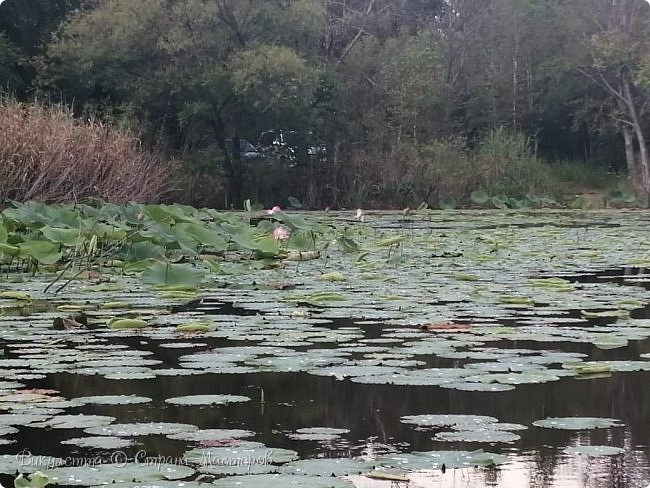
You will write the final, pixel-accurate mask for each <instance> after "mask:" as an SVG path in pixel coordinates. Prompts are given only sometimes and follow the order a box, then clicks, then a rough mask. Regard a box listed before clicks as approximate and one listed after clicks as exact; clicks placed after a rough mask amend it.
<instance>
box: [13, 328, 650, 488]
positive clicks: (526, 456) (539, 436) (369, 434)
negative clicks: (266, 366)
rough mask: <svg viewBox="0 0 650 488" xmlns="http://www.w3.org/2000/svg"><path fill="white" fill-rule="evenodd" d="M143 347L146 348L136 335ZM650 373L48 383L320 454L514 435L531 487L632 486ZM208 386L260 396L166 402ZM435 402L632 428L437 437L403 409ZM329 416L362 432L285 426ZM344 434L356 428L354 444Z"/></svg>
mask: <svg viewBox="0 0 650 488" xmlns="http://www.w3.org/2000/svg"><path fill="white" fill-rule="evenodd" d="M649 345H650V341H643V342H634V343H632V344H631V346H630V347H629V348H628V349H627V350H612V351H599V350H598V352H597V353H598V354H600V355H602V359H605V358H607V359H612V358H617V357H623V356H625V357H630V356H631V355H632V356H635V357H637V356H636V355H637V354H638V352H641V351H644V350H647V348H648V346H649ZM133 347H134V348H142V346H141V345H138V344H135V343H134V344H133ZM572 348H574V349H576V350H582V349H583V348H591V346H589V345H584V344H574V345H572ZM585 350H586V349H585ZM176 354H177V353H176V352H175V351H173V350H165V349H158V348H156V357H158V358H160V359H163V360H164V361H165V364H166V365H168V366H169V365H173V364H174V361H175V357H176ZM594 354H596V350H595V349H594ZM647 379H648V373H647V372H633V373H613V374H612V376H611V377H610V378H604V379H598V380H584V381H580V380H576V379H575V378H564V379H562V380H560V381H556V382H551V383H545V384H537V385H520V386H518V387H517V388H516V389H515V390H513V391H508V392H502V393H494V394H485V393H482V392H463V391H457V390H449V389H443V388H439V387H430V386H394V385H367V384H360V383H352V382H351V381H349V380H344V381H336V380H334V379H333V378H328V377H320V376H313V375H308V374H306V373H291V374H289V373H259V374H247V375H192V376H181V377H158V378H156V379H151V380H146V381H109V380H105V379H103V378H101V377H100V376H98V375H94V376H82V375H70V374H55V375H52V376H51V378H50V379H49V380H48V384H47V386H48V387H53V388H57V389H59V390H61V392H62V395H64V396H65V397H67V398H73V397H75V396H80V395H83V396H90V395H104V394H115V395H130V394H137V395H143V396H149V397H151V398H153V399H154V402H153V403H151V404H144V405H129V406H93V405H88V406H86V407H84V409H83V412H84V413H92V414H102V415H112V416H115V417H117V419H118V420H117V422H120V423H126V422H143V421H161V422H162V421H167V422H179V423H189V424H193V425H197V426H199V427H200V428H243V429H247V430H253V431H255V432H257V433H258V435H257V437H255V438H254V439H252V440H255V441H260V442H264V443H265V444H267V445H268V446H272V447H278V448H280V447H284V448H290V449H294V450H297V451H298V452H299V453H300V455H301V456H302V457H313V456H315V455H317V454H318V453H324V452H329V451H330V450H332V449H334V450H335V452H338V453H339V454H342V453H344V452H348V453H349V455H360V454H361V452H362V450H363V449H364V448H365V447H366V442H367V441H368V440H370V439H375V440H376V443H378V444H395V443H408V446H406V445H405V444H402V445H401V446H399V449H400V450H408V451H430V450H452V449H460V450H471V449H474V448H480V447H482V448H484V449H485V450H489V451H494V452H504V448H506V447H507V448H508V449H507V454H509V455H511V456H516V458H517V461H519V462H518V463H517V465H518V466H519V465H522V464H521V463H522V462H523V463H524V464H523V466H525V469H526V470H527V471H529V473H530V478H531V481H530V485H529V486H531V487H532V486H534V487H536V488H537V487H546V486H548V487H550V486H553V483H554V482H558V480H560V479H566V477H567V476H574V475H576V473H583V474H584V475H585V476H588V484H586V485H585V486H589V487H590V488H591V487H594V488H601V487H602V488H605V487H607V488H610V487H621V488H622V487H628V486H636V485H638V483H639V480H641V479H643V476H644V475H645V476H646V477H647V472H648V469H649V467H648V466H649V464H650V460H649V456H648V448H647V443H648V439H650V410H649V409H648V408H647V406H648V405H650V389H648V388H646V385H647ZM35 386H37V385H35ZM260 388H263V389H264V393H265V405H264V409H263V411H262V410H261V409H260V393H259V392H260ZM200 393H214V394H217V393H225V394H239V395H246V396H249V397H250V398H251V399H252V400H251V401H250V402H247V403H243V404H237V405H226V406H218V407H209V408H207V407H180V406H169V405H165V404H164V403H163V400H164V399H165V398H169V397H172V396H184V395H190V394H200ZM426 413H454V414H474V415H491V416H494V417H497V418H498V419H499V420H500V421H502V422H515V423H521V424H524V425H527V426H530V425H531V423H532V422H533V421H535V420H539V419H543V418H546V417H570V416H593V417H612V418H618V419H621V420H623V422H624V423H625V428H614V429H602V430H594V431H587V432H575V431H563V430H554V429H542V428H536V427H529V429H528V430H525V431H521V432H518V434H520V435H521V437H522V438H521V440H520V441H518V442H517V443H516V444H514V447H515V448H516V450H517V451H518V453H517V454H514V455H513V453H512V447H513V446H512V445H495V446H486V445H478V444H472V445H467V444H462V445H458V444H449V443H443V442H434V441H433V440H432V439H431V438H432V436H433V433H434V431H418V430H415V429H414V428H413V426H410V425H406V424H403V423H400V422H399V419H400V417H402V416H404V415H418V414H426ZM319 426H331V427H341V428H348V429H350V430H351V432H350V434H348V435H346V436H342V440H343V441H344V443H343V444H340V443H336V444H335V445H334V444H330V445H321V444H316V443H310V442H299V441H292V440H290V439H288V438H287V437H285V436H284V434H283V431H294V430H296V429H298V428H303V427H319ZM31 431H33V432H30V433H28V434H26V435H24V436H22V437H21V438H20V439H19V443H20V445H32V446H38V445H41V444H42V438H43V435H47V436H48V438H49V436H52V438H54V437H56V438H57V439H58V437H59V436H60V435H62V433H57V432H49V433H46V434H43V432H41V431H40V430H38V429H31ZM345 439H349V442H348V443H347V446H348V447H347V448H346V447H345V446H346V443H345ZM140 440H141V441H142V443H143V444H142V445H141V446H138V449H145V450H146V451H147V452H148V453H152V454H155V455H158V454H160V455H165V456H179V455H180V454H182V452H184V451H185V450H186V446H185V444H184V443H183V442H180V441H170V440H168V439H166V438H165V437H164V436H147V437H143V438H141V439H140ZM577 443H579V444H583V445H587V444H593V445H596V444H599V445H600V444H602V445H613V446H620V447H624V448H626V452H625V454H624V455H620V456H613V457H601V458H594V459H588V458H586V457H584V458H583V457H578V456H569V457H566V455H563V450H564V449H565V448H566V447H567V446H571V445H575V444H577ZM48 445H50V444H49V443H48ZM52 446H55V444H52ZM635 446H646V447H642V448H639V447H635ZM61 449H65V448H59V447H53V448H52V450H54V451H55V452H51V453H44V454H58V455H61ZM345 455H348V454H345ZM508 469H515V468H512V467H511V468H508V467H507V466H506V467H502V468H496V469H495V470H492V471H489V470H488V471H485V470H481V471H479V472H478V473H480V476H484V477H485V478H484V481H485V483H497V482H498V480H499V479H501V478H499V477H500V476H502V475H505V472H506V471H507V470H508ZM581 476H582V475H581ZM472 479H474V475H472ZM470 486H472V485H470Z"/></svg>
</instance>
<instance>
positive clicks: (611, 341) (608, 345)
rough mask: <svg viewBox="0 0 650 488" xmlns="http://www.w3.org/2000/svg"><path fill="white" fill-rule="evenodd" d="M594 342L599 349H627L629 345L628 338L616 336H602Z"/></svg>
mask: <svg viewBox="0 0 650 488" xmlns="http://www.w3.org/2000/svg"><path fill="white" fill-rule="evenodd" d="M592 342H593V344H594V346H596V347H597V348H598V349H617V348H619V347H625V346H627V344H628V340H627V339H626V338H624V337H619V336H616V335H614V334H600V335H599V336H598V337H597V338H596V339H594V340H593V341H592Z"/></svg>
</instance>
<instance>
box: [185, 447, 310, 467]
mask: <svg viewBox="0 0 650 488" xmlns="http://www.w3.org/2000/svg"><path fill="white" fill-rule="evenodd" d="M183 458H185V459H187V460H188V461H191V462H195V463H199V464H200V465H201V466H202V468H206V467H209V466H211V465H217V466H219V465H224V464H229V465H236V464H239V465H243V464H246V465H254V464H257V465H264V466H266V465H270V464H281V463H287V462H289V461H293V460H295V459H298V453H297V452H296V451H292V450H291V449H279V448H271V447H267V446H265V445H264V444H260V443H258V442H247V443H243V444H239V445H237V446H231V447H210V448H197V449H192V450H190V451H187V452H186V453H185V454H183Z"/></svg>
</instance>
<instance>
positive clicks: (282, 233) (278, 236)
mask: <svg viewBox="0 0 650 488" xmlns="http://www.w3.org/2000/svg"><path fill="white" fill-rule="evenodd" d="M290 236H291V231H290V230H289V229H288V228H287V227H285V226H284V225H278V226H277V227H276V228H275V229H273V239H275V240H276V241H286V240H287V239H289V237H290Z"/></svg>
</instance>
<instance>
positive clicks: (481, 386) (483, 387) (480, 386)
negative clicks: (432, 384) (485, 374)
mask: <svg viewBox="0 0 650 488" xmlns="http://www.w3.org/2000/svg"><path fill="white" fill-rule="evenodd" d="M440 386H441V387H443V388H448V389H450V390H460V391H491V392H500V391H510V390H514V389H515V387H514V386H512V385H508V384H503V383H480V382H475V383H473V382H469V381H466V382H454V383H443V384H441V385H440Z"/></svg>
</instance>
